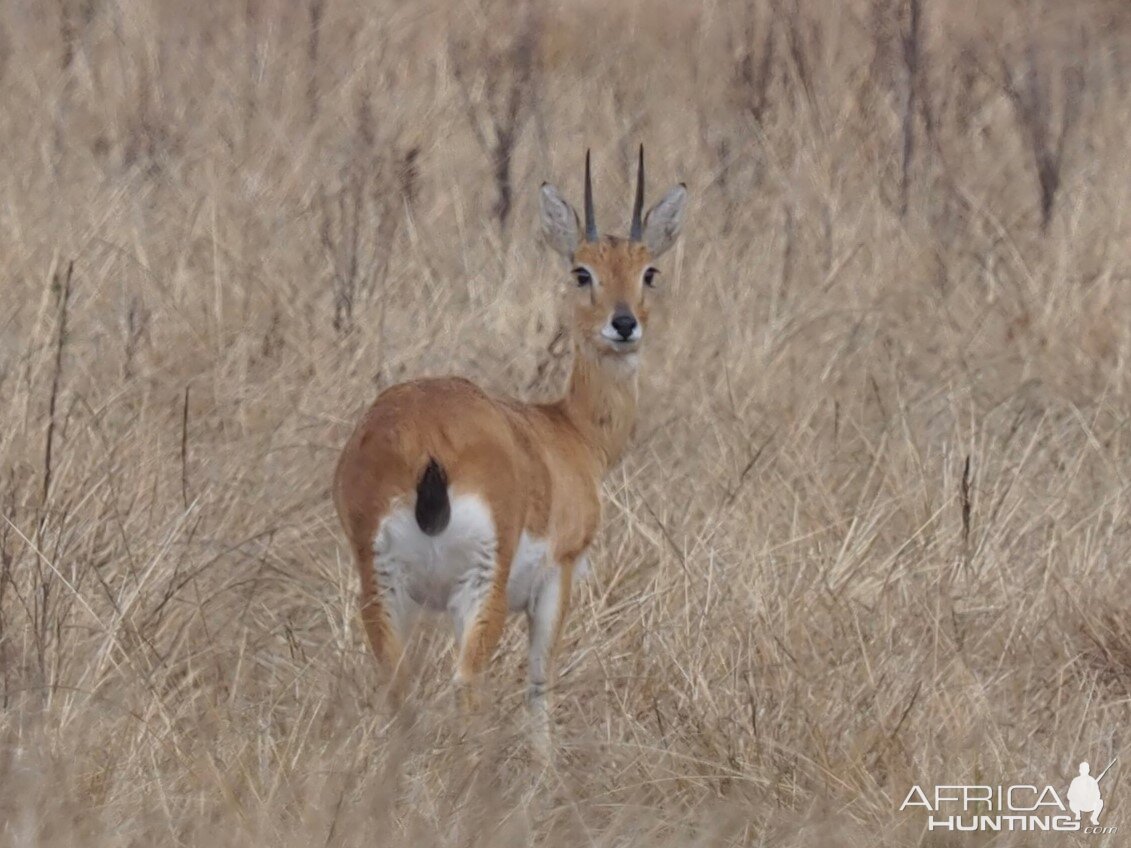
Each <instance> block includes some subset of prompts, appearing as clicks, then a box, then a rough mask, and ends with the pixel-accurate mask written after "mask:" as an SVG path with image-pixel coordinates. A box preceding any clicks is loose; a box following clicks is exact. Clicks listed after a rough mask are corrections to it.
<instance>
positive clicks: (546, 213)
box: [541, 183, 581, 262]
mask: <svg viewBox="0 0 1131 848" xmlns="http://www.w3.org/2000/svg"><path fill="white" fill-rule="evenodd" d="M541 200H542V203H541V212H542V214H541V218H542V235H543V237H544V238H545V239H546V243H547V244H548V245H550V247H552V248H553V249H554V250H555V251H557V252H558V253H560V254H561V255H562V256H563V257H565V260H566V261H567V262H569V261H570V260H571V259H573V253H574V251H575V250H577V244H578V240H579V238H580V234H581V222H580V220H579V219H578V217H577V212H575V211H574V209H573V207H572V206H570V205H569V204H568V203H567V202H566V200H565V198H564V197H562V195H561V192H559V191H558V190H557V188H555V187H554V186H552V185H550V184H549V183H542V191H541Z"/></svg>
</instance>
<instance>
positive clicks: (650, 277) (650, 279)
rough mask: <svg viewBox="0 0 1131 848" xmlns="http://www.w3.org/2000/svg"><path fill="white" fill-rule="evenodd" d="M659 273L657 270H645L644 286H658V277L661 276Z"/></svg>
mask: <svg viewBox="0 0 1131 848" xmlns="http://www.w3.org/2000/svg"><path fill="white" fill-rule="evenodd" d="M659 273H660V272H659V271H657V270H656V269H655V268H645V269H644V285H646V286H654V285H655V284H656V275H657V274H659Z"/></svg>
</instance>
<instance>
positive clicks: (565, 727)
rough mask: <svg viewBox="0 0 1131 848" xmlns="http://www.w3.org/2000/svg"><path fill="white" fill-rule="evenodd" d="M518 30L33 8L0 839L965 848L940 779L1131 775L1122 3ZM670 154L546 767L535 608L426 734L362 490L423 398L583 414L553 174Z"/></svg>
mask: <svg viewBox="0 0 1131 848" xmlns="http://www.w3.org/2000/svg"><path fill="white" fill-rule="evenodd" d="M916 8H917V9H918V11H916V12H914V15H915V16H917V17H915V19H914V22H913V23H912V18H911V17H909V14H910V13H909V10H910V9H916ZM530 9H531V10H533V11H528V12H526V13H524V14H529V15H532V16H534V15H535V13H536V16H534V17H529V18H521V19H520V18H517V17H514V16H510V15H508V14H507V12H508V10H507V8H506V7H502V6H498V5H493V4H491V3H480V4H472V5H467V4H455V5H451V6H449V4H446V3H441V2H439V1H438V0H424V2H422V3H414V4H400V3H393V2H379V3H377V4H376V5H375V4H373V3H358V2H350V0H332V2H326V3H321V2H311V3H302V4H299V3H287V2H284V0H259V2H252V0H249V2H247V3H224V4H184V3H175V2H172V0H162V1H161V2H144V3H143V2H139V0H118V2H102V0H92V2H83V3H75V2H73V0H61V2H60V3H58V4H53V3H33V2H30V0H14V1H13V2H10V3H7V4H4V5H2V6H0V296H2V303H3V305H4V308H3V310H2V312H0V400H2V403H0V508H2V521H0V687H2V688H0V844H4V845H51V846H56V845H61V846H66V845H95V844H96V845H108V846H112V845H152V844H158V843H161V844H174V843H175V844H209V842H211V843H213V844H224V845H229V844H231V845H236V844H239V845H252V844H254V845H259V844H263V845H303V846H306V845H313V844H320V845H361V844H367V845H374V844H376V845H404V844H414V845H420V844H425V845H457V844H458V845H491V846H499V845H525V844H528V843H530V842H531V841H534V840H537V841H539V842H540V844H544V845H567V844H568V845H596V846H613V845H629V844H633V845H673V846H674V845H730V844H735V845H773V846H785V847H786V848H789V846H830V845H843V846H872V845H892V846H894V845H935V846H943V845H948V846H949V845H955V846H957V845H973V844H985V843H978V842H976V841H970V842H963V841H959V840H957V839H948V838H947V837H945V836H940V835H939V834H937V833H935V834H924V832H923V829H924V824H925V822H924V820H923V817H922V816H920V815H916V814H912V813H907V812H905V813H899V812H898V810H897V807H898V805H899V803H900V801H901V800H902V799H903V797H904V795H905V794H906V791H907V789H908V787H909V785H910V784H911V783H914V782H921V783H944V782H949V783H960V782H977V781H985V782H990V783H997V782H999V781H1005V782H1012V781H1014V780H1023V781H1026V782H1029V781H1041V782H1044V781H1048V782H1052V783H1054V784H1055V785H1061V784H1063V785H1064V786H1066V785H1067V782H1068V780H1069V779H1070V778H1071V776H1072V775H1073V774H1074V773H1075V767H1076V763H1078V762H1079V761H1080V760H1082V759H1090V760H1091V761H1092V762H1093V763H1095V762H1100V761H1102V762H1107V761H1108V760H1109V759H1110V758H1111V756H1114V755H1115V754H1116V753H1122V754H1124V759H1126V754H1127V752H1126V751H1125V749H1124V747H1123V741H1124V737H1123V733H1124V731H1125V729H1126V728H1127V726H1128V718H1129V712H1131V710H1129V703H1131V698H1129V693H1131V628H1129V626H1128V615H1127V612H1128V607H1129V605H1131V591H1129V589H1128V580H1127V562H1128V554H1129V548H1131V533H1129V530H1128V528H1129V526H1131V525H1129V518H1131V516H1129V512H1131V502H1129V491H1128V475H1129V474H1131V430H1129V421H1131V371H1129V369H1128V358H1129V355H1131V320H1129V318H1131V302H1129V301H1131V288H1129V285H1128V280H1129V277H1131V241H1129V240H1128V238H1127V233H1128V231H1129V226H1131V209H1129V207H1128V203H1127V198H1128V188H1127V187H1128V186H1129V185H1131V157H1128V156H1127V153H1126V147H1127V141H1126V135H1127V132H1126V128H1127V127H1128V126H1129V125H1131V108H1129V106H1128V97H1127V94H1128V90H1129V88H1131V15H1128V13H1127V11H1126V9H1125V7H1124V6H1123V5H1122V4H1120V3H1117V2H1107V3H1105V2H1099V0H1097V1H1096V2H1081V3H1073V4H1052V3H1049V4H1032V3H1020V2H1018V3H1012V2H1007V0H993V2H974V0H969V1H968V2H966V1H965V0H962V2H948V3H945V4H944V3H942V2H935V0H919V2H918V3H915V4H912V5H911V6H908V4H906V3H904V2H898V1H897V0H877V1H876V2H875V3H872V2H869V0H850V2H846V3H841V4H828V3H825V2H823V0H751V2H749V3H741V2H732V0H717V1H716V2H712V3H708V4H704V5H699V4H687V3H678V2H675V0H655V1H654V2H647V3H645V2H639V3H633V2H622V3H613V4H608V3H598V2H595V0H584V2H580V3H570V4H541V5H538V4H535V5H532V6H530ZM523 21H526V23H523ZM532 21H536V25H535V24H534V23H530V22H532ZM517 27H527V29H522V30H521V31H520V30H518V29H516V28H517ZM516 32H517V33H519V35H520V37H521V38H522V39H526V40H525V41H523V42H522V45H521V47H520V48H516V47H515V41H514V39H515V38H516ZM453 45H454V46H453ZM516 49H520V50H522V51H529V55H527V54H526V53H523V56H525V57H526V59H528V60H529V61H528V64H527V65H525V66H523V69H522V70H521V73H522V75H523V76H521V78H520V79H519V81H518V83H516V82H515V80H514V79H511V78H510V77H508V75H507V73H508V70H507V68H505V67H502V66H501V65H499V62H501V61H503V60H502V59H500V58H499V57H501V56H502V57H505V56H507V55H510V54H511V53H513V51H515V50H516ZM477 50H481V51H483V53H482V56H480V55H479V54H478V53H476V51H477ZM524 61H526V60H525V59H524ZM512 70H513V69H512ZM1034 75H1036V76H1034ZM515 85H519V87H520V89H521V90H520V96H521V97H523V98H527V99H524V100H522V101H521V102H520V103H519V104H518V105H517V106H515V107H514V109H513V110H512V105H513V101H512V99H511V98H512V94H513V91H514V90H515V89H514V86H515ZM529 92H534V96H531V95H529ZM500 104H501V105H500ZM511 115H515V116H516V117H515V119H514V121H510V116H511ZM469 118H470V119H469ZM492 122H495V123H492ZM489 124H490V126H489ZM500 133H501V135H500ZM508 133H510V134H509V135H508ZM638 141H644V142H645V143H646V145H647V147H648V150H649V161H650V171H651V173H652V174H654V182H655V184H656V185H659V184H660V183H668V182H672V181H675V180H677V179H680V180H686V181H687V182H688V183H689V185H690V187H691V189H692V192H693V196H694V198H695V200H696V206H695V208H694V210H693V211H692V214H691V217H690V225H689V228H688V231H687V232H686V233H685V237H684V240H683V242H682V246H681V247H680V248H679V250H678V251H676V252H675V253H674V255H673V256H672V257H671V258H670V259H668V260H666V261H665V263H664V264H665V267H664V271H665V274H664V278H663V279H664V281H665V291H664V293H663V295H662V298H663V299H664V300H665V301H666V302H667V311H668V313H669V316H668V319H667V321H666V322H665V324H666V326H664V327H662V328H657V329H656V330H655V331H654V332H652V334H651V338H650V340H649V347H648V349H647V351H646V361H645V370H644V377H643V380H644V387H643V388H644V391H643V408H642V412H641V418H640V422H639V426H638V430H637V435H636V439H635V443H634V447H633V448H632V449H631V451H630V454H629V456H628V459H627V460H626V461H625V462H624V464H623V465H622V466H621V467H620V468H618V469H617V470H616V471H615V472H614V473H613V474H612V475H611V477H610V478H609V479H608V480H607V482H606V483H605V486H604V499H605V503H606V510H605V520H604V529H603V531H602V533H601V535H600V538H599V540H598V543H597V545H596V550H595V551H594V552H593V562H594V569H593V571H594V573H593V576H592V578H591V579H590V580H589V582H588V583H587V584H586V586H585V588H584V589H583V591H582V592H581V597H580V598H579V599H578V603H577V606H576V610H577V611H576V613H575V614H574V616H573V617H572V620H571V623H570V625H569V628H568V630H567V632H566V633H565V645H564V649H563V657H564V662H563V668H562V673H561V675H560V679H559V687H558V689H559V691H558V693H557V704H558V706H557V709H556V713H555V720H556V724H557V728H558V733H557V738H558V745H559V755H558V758H557V762H556V766H555V768H554V769H553V770H552V771H551V772H550V773H548V774H547V775H545V776H544V777H542V778H541V779H540V780H539V779H538V778H536V776H535V775H533V774H532V773H531V772H530V770H529V752H528V751H527V748H526V744H525V741H524V733H523V722H524V711H523V708H522V686H521V682H520V681H521V679H522V673H523V672H522V662H521V656H522V648H523V645H522V644H521V643H522V641H523V635H522V632H521V628H520V627H515V628H512V631H511V632H510V633H509V635H508V637H507V639H506V641H505V644H504V646H503V648H502V650H501V651H500V656H499V657H498V659H497V661H496V663H495V664H494V671H493V681H492V684H491V685H492V686H493V688H494V692H495V693H496V694H495V696H494V698H493V703H494V705H495V709H494V710H493V711H492V713H491V714H490V715H489V716H486V717H484V718H483V719H482V721H479V722H477V723H475V724H473V725H472V726H471V727H470V728H464V727H463V726H462V725H461V724H460V723H459V722H458V721H457V720H456V718H455V716H453V715H452V713H451V710H450V709H449V707H448V703H449V700H450V697H449V696H450V693H449V692H448V688H447V681H446V676H447V674H446V672H442V673H441V672H438V671H437V668H447V665H446V662H445V659H446V658H444V657H440V656H438V655H439V654H441V653H442V652H444V651H445V650H446V645H447V643H448V639H447V634H446V633H441V634H438V635H437V636H435V637H426V638H424V639H423V641H422V644H421V645H420V646H419V647H418V650H417V655H416V664H417V666H418V667H419V668H420V673H419V675H418V680H417V683H416V684H415V690H414V697H413V698H412V701H411V704H410V707H409V709H408V710H406V711H405V712H404V713H403V714H400V715H398V716H391V715H389V714H387V712H386V711H385V708H384V706H383V700H382V698H381V697H380V690H379V680H378V677H377V674H376V669H375V667H374V663H373V662H372V661H371V659H370V658H369V656H368V655H367V652H366V649H365V646H364V643H363V639H362V636H361V633H360V629H359V627H358V621H357V619H356V615H355V609H356V605H355V594H356V588H355V576H354V575H353V574H352V573H351V567H350V565H349V563H348V560H347V556H346V552H345V550H344V548H343V546H342V545H341V543H340V537H339V533H338V530H337V527H336V525H335V519H334V516H333V510H332V507H331V504H330V501H329V497H328V482H329V478H330V471H331V467H332V464H333V462H334V459H335V456H336V452H337V450H338V449H339V447H340V445H341V444H342V442H343V440H344V438H345V435H346V433H347V431H348V430H349V428H350V426H351V425H352V423H353V421H354V420H355V416H356V415H357V414H358V413H359V411H360V410H361V409H362V407H363V406H364V405H365V404H367V403H368V402H369V401H370V400H371V399H372V397H373V396H374V394H375V392H376V391H377V390H378V389H379V388H380V387H382V386H386V385H389V384H390V383H392V382H394V381H397V380H399V379H402V378H404V377H407V376H410V375H418V374H436V373H446V372H455V373H459V374H463V375H466V376H469V377H472V378H475V379H477V380H479V381H481V382H483V383H484V384H486V385H487V386H489V387H491V388H492V389H496V390H501V391H507V392H519V393H523V394H526V395H533V396H538V395H545V394H548V393H550V392H552V391H554V390H555V388H556V386H557V385H558V382H559V380H560V379H561V376H562V372H563V369H564V360H563V350H562V346H561V343H560V340H558V339H557V330H558V324H557V318H556V299H557V293H558V292H559V290H560V289H561V288H562V286H564V285H566V284H567V282H566V280H565V279H564V278H563V276H562V274H561V273H560V270H559V268H558V266H557V265H556V264H555V263H554V262H553V261H552V260H551V259H550V257H549V256H548V255H547V253H546V251H544V250H542V249H540V248H539V246H538V245H537V244H536V242H535V226H534V210H535V198H536V189H537V186H538V184H539V183H540V182H541V181H542V180H543V179H554V180H555V181H559V184H563V187H564V188H566V189H567V190H568V191H570V192H571V193H572V194H573V196H574V197H576V196H577V195H578V193H579V186H580V178H581V168H580V164H581V161H582V155H583V151H584V149H585V148H586V147H587V146H589V147H592V148H593V149H594V151H595V159H594V161H595V163H596V172H595V179H596V183H597V187H598V198H599V203H600V205H601V208H600V209H599V210H598V215H599V217H600V219H601V220H602V221H607V222H609V223H610V225H611V224H612V223H614V222H615V221H616V220H618V216H621V215H624V216H627V212H628V209H629V192H630V188H629V185H630V179H629V177H630V173H631V151H633V150H634V149H635V145H636V143H637V142H638ZM503 142H505V145H504V144H503ZM503 148H505V149H506V156H505V159H506V161H505V162H504V161H502V158H501V157H500V152H499V151H500V150H501V149H503ZM1054 171H1055V173H1054ZM504 186H505V188H506V192H507V194H506V197H507V202H508V203H509V204H510V206H509V208H507V209H506V211H505V212H504V209H503V197H504ZM1050 189H1051V190H1050ZM500 221H501V222H503V224H504V225H505V226H507V227H508V228H509V229H508V230H507V232H506V234H504V231H503V230H502V229H501V228H500V226H499V224H500ZM71 259H73V260H74V270H73V280H72V283H71V285H70V297H69V298H64V299H63V300H60V292H59V291H58V289H59V286H58V284H55V285H54V286H53V284H52V280H53V279H55V280H59V279H62V277H61V276H60V275H61V274H62V271H61V269H64V268H66V266H67V263H68V262H69V261H70V260H71ZM62 304H66V309H65V311H61V305H62ZM61 315H65V316H66V325H65V327H63V326H61V323H60V321H61V317H60V316H61ZM45 439H46V443H48V444H50V445H51V458H50V462H49V464H48V466H47V467H48V468H49V472H50V481H49V485H45V467H44V445H45ZM45 491H46V498H44V492H45ZM1121 768H1122V766H1120V767H1118V768H1117V769H1116V770H1115V771H1114V772H1113V773H1112V774H1113V777H1112V778H1109V780H1111V784H1110V788H1109V789H1108V790H1107V797H1108V799H1109V805H1108V808H1107V809H1106V810H1105V812H1104V819H1105V823H1106V824H1109V825H1116V826H1119V827H1120V829H1121V831H1123V833H1121V834H1116V835H1115V836H1106V837H1095V838H1093V839H1092V841H1091V842H1089V843H1088V844H1092V845H1097V846H1115V845H1119V844H1122V843H1121V842H1120V840H1121V839H1125V838H1126V832H1128V829H1129V828H1131V821H1129V820H1128V818H1127V814H1126V810H1127V802H1126V800H1125V797H1124V795H1125V792H1126V785H1127V784H1126V781H1125V780H1123V779H1122V777H1121V776H1120V775H1121V771H1120V769H1121ZM1105 785H1106V784H1105ZM1053 838H1055V837H1052V836H1049V837H1048V842H1049V844H1051V843H1052V840H1053ZM1069 841H1071V838H1069V837H1065V838H1064V839H1063V842H1064V844H1068V842H1069ZM994 844H995V845H1029V844H1033V842H1032V841H1031V840H1029V841H1027V839H1026V838H1021V837H1018V836H1014V837H1011V838H1005V837H1003V838H1001V839H1000V840H999V841H996V842H994ZM1057 844H1061V842H1058V843H1057Z"/></svg>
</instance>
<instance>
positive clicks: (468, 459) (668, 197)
mask: <svg viewBox="0 0 1131 848" xmlns="http://www.w3.org/2000/svg"><path fill="white" fill-rule="evenodd" d="M686 201H687V189H686V187H685V186H684V185H683V184H680V185H678V186H676V187H674V188H672V189H671V190H670V191H668V192H667V194H665V195H664V197H663V198H662V199H661V200H660V201H659V203H657V204H656V205H655V206H653V207H652V208H651V209H650V210H649V211H648V213H647V214H646V215H642V214H641V213H642V207H643V203H644V148H643V146H641V148H640V160H639V170H638V172H637V182H636V197H635V203H634V206H633V210H632V223H631V226H630V229H629V236H628V238H618V237H616V236H611V235H604V236H602V235H600V234H599V233H598V230H597V223H596V218H595V215H594V208H593V187H592V181H591V179H590V173H589V154H588V153H586V155H585V227H584V229H582V228H581V222H580V221H579V220H578V216H577V213H576V212H575V211H574V209H573V207H571V206H570V205H569V203H567V202H566V201H565V199H563V197H562V195H561V193H560V192H559V191H558V190H557V189H556V188H555V187H554V186H552V185H549V184H545V183H544V184H543V185H542V189H541V224H542V232H543V235H544V237H545V239H546V241H547V242H548V243H549V245H550V247H552V248H553V249H554V250H555V251H557V252H558V253H559V254H561V256H562V257H564V259H565V260H566V262H567V263H568V267H569V268H570V269H571V270H570V275H571V277H572V284H571V288H573V289H574V291H573V292H572V293H571V296H570V300H571V302H572V303H571V308H570V311H569V315H568V319H567V324H568V326H569V329H570V332H571V335H572V341H573V365H572V371H571V374H570V377H569V382H568V386H567V388H566V390H565V395H564V396H563V397H562V398H560V399H559V400H557V401H554V402H552V403H525V402H523V401H519V400H513V399H511V398H505V397H498V396H496V395H493V394H490V393H488V392H486V391H484V390H482V389H480V388H479V387H478V386H476V385H474V384H473V383H471V382H469V381H467V380H464V379H460V378H457V377H446V378H429V379H418V380H411V381H408V382H405V383H401V384H399V385H395V386H392V387H391V388H388V389H386V390H385V391H383V392H381V394H380V395H379V396H378V398H377V400H376V401H375V402H374V403H373V405H372V407H370V409H369V411H368V412H366V413H365V415H364V417H363V418H362V419H361V421H360V423H359V424H358V426H357V428H356V430H355V431H354V433H353V435H352V436H351V437H350V439H349V442H348V443H347V444H346V446H345V449H344V450H343V452H342V456H341V459H340V460H339V462H338V466H337V471H336V475H335V481H334V499H335V503H336V505H337V509H338V515H339V516H340V518H341V521H342V525H343V527H344V528H345V532H346V535H347V536H348V538H349V543H350V547H351V548H352V550H353V555H354V557H355V559H356V562H357V568H358V571H359V572H360V575H361V616H362V621H363V623H364V625H365V631H366V634H367V636H368V639H369V644H370V647H371V648H372V650H373V653H374V655H375V656H376V657H377V660H378V662H379V663H380V665H381V666H383V667H384V669H385V671H386V672H387V673H388V674H389V675H390V677H391V679H392V682H393V688H394V690H395V689H396V688H397V687H398V686H399V685H400V682H401V681H400V674H401V668H400V666H401V660H402V651H403V647H404V640H405V638H406V635H407V634H406V630H407V626H408V621H409V620H410V619H411V618H413V617H414V615H413V614H414V612H415V611H416V610H417V609H419V608H421V607H423V608H426V609H431V610H437V611H447V612H448V613H449V614H450V615H451V617H452V619H453V623H454V625H455V634H456V653H457V660H456V668H455V677H454V682H455V685H456V691H457V693H458V697H459V700H460V701H461V703H462V704H464V705H465V706H468V707H470V706H472V705H474V703H475V700H476V698H475V695H474V692H475V684H476V682H477V679H478V677H479V676H480V673H481V672H482V670H483V668H484V666H485V665H486V663H487V661H488V659H489V658H490V656H491V654H492V653H493V651H494V649H495V647H496V645H497V643H498V641H499V637H500V635H501V634H502V632H503V627H504V624H505V620H506V617H507V613H508V612H522V613H525V614H526V619H527V624H528V626H529V636H530V643H529V668H528V676H529V686H528V692H527V700H528V703H529V706H530V708H531V710H532V712H533V713H534V715H535V716H537V717H539V718H540V721H541V724H542V727H543V733H544V735H545V737H546V741H548V734H549V718H548V708H547V703H546V687H547V683H548V681H549V679H550V676H551V671H552V668H551V664H552V657H553V652H554V647H555V643H556V642H557V639H558V635H559V633H560V632H561V629H562V623H563V621H564V620H565V617H566V613H567V611H568V610H569V597H570V589H571V587H572V585H573V583H574V581H575V580H576V579H577V578H578V577H579V576H581V575H582V574H583V573H584V572H585V570H586V568H587V561H586V550H587V549H588V548H589V545H590V543H591V542H592V541H593V537H594V535H595V534H596V532H597V527H598V523H599V521H600V514H601V505H600V498H599V486H600V480H601V478H602V476H603V475H604V474H605V473H606V472H607V471H608V470H609V468H610V467H611V466H613V465H614V464H615V463H616V462H617V461H618V460H619V458H620V456H621V454H622V453H623V452H624V450H625V446H626V444H627V442H628V439H629V436H630V434H631V432H632V427H633V419H634V417H635V413H636V401H637V366H638V360H639V357H640V351H641V347H642V345H643V344H644V340H645V339H644V336H645V329H646V327H647V323H648V312H649V300H650V299H651V298H652V297H653V296H654V295H653V291H652V290H653V288H654V287H656V286H657V284H658V280H657V276H658V274H659V271H658V269H657V268H656V267H655V265H654V264H653V263H654V262H655V261H656V259H657V258H658V257H659V256H660V255H662V254H663V253H664V252H665V251H666V250H668V248H670V247H671V246H672V244H673V243H674V242H675V240H676V237H677V236H678V234H679V231H680V228H681V225H682V223H683V213H684V207H685V205H686Z"/></svg>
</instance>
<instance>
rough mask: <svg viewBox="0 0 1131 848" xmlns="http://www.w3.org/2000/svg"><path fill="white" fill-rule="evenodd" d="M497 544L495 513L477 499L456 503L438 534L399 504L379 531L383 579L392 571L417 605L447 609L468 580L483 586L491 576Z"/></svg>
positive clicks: (377, 542)
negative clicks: (429, 532)
mask: <svg viewBox="0 0 1131 848" xmlns="http://www.w3.org/2000/svg"><path fill="white" fill-rule="evenodd" d="M496 546H497V541H496V538H495V522H494V521H493V520H492V518H491V511H490V510H489V509H488V508H487V504H486V503H485V502H484V501H483V499H482V498H479V497H477V496H475V495H460V496H458V497H456V498H453V499H452V502H451V519H450V520H449V522H448V526H447V527H445V528H444V530H443V532H441V533H438V534H437V535H435V536H429V535H427V534H426V533H424V532H423V531H422V530H421V529H420V526H419V525H418V524H417V523H416V515H415V514H414V512H413V510H412V508H410V507H408V506H403V505H402V506H398V507H395V508H394V509H393V510H392V511H391V512H390V513H389V514H388V515H387V516H385V518H384V520H383V521H382V522H381V526H380V527H378V529H377V538H376V540H375V544H374V551H375V559H376V560H377V563H376V566H377V568H378V569H379V573H378V578H379V579H380V576H381V575H380V572H381V571H384V572H387V573H388V576H389V577H391V578H392V580H393V582H394V583H396V584H397V585H398V586H400V587H403V589H404V590H405V591H406V592H407V593H408V595H409V597H410V598H412V599H413V600H414V601H415V602H416V603H418V604H420V605H421V606H423V607H426V608H428V609H433V610H444V609H447V608H448V604H449V600H450V599H451V598H452V596H453V595H454V594H455V593H456V591H457V589H459V588H460V586H461V585H462V584H463V583H464V582H466V581H467V580H468V579H475V580H476V582H482V581H483V579H484V578H488V577H489V576H490V567H491V565H492V564H493V563H494V561H495V550H496ZM485 571H486V573H484V572H485Z"/></svg>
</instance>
